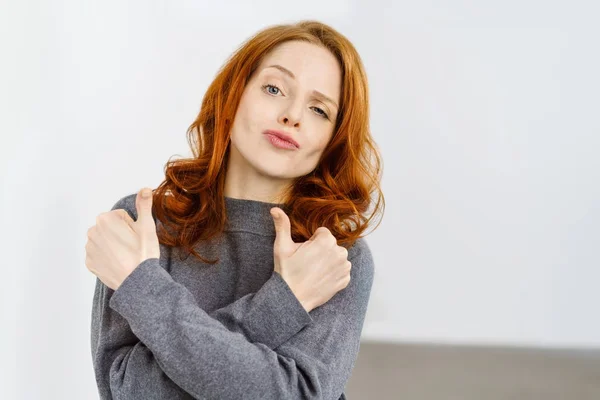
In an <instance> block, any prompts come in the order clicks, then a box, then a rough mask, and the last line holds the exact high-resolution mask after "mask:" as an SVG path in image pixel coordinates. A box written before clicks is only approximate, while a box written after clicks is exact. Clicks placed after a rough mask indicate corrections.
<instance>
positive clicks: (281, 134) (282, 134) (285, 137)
mask: <svg viewBox="0 0 600 400" xmlns="http://www.w3.org/2000/svg"><path fill="white" fill-rule="evenodd" d="M264 133H265V135H273V136H276V137H278V138H279V139H281V140H284V141H286V142H288V143H291V144H293V145H294V146H295V147H296V148H300V145H299V144H298V142H296V141H295V140H294V139H293V138H292V137H291V136H290V135H288V134H287V133H285V132H282V131H276V130H272V129H268V130H266V131H265V132H264Z"/></svg>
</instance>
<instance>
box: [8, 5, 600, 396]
mask: <svg viewBox="0 0 600 400" xmlns="http://www.w3.org/2000/svg"><path fill="white" fill-rule="evenodd" d="M232 3H233V2H228V3H227V4H225V3H224V2H216V3H215V2H201V1H191V0H187V1H173V2H169V3H167V2H166V1H162V2H158V1H154V2H147V1H129V2H124V1H116V0H113V1H102V2H100V1H94V2H92V1H89V0H71V1H67V0H65V1H62V2H60V1H55V2H52V3H50V2H42V1H37V2H35V1H29V2H27V1H18V2H17V1H16V0H15V1H12V2H10V3H6V2H5V3H2V11H1V12H0V41H1V43H2V53H1V57H2V59H1V61H2V62H1V63H0V72H1V73H0V85H1V86H0V89H1V90H0V93H2V96H0V101H1V103H0V113H1V117H0V135H1V144H0V168H1V169H0V179H1V180H2V181H1V182H2V194H1V207H0V209H1V212H2V215H1V220H2V222H3V227H4V229H2V233H1V235H2V241H1V243H2V250H3V251H2V266H3V267H4V268H3V269H2V270H3V271H4V276H3V278H4V279H3V285H2V289H3V290H2V291H1V296H2V297H1V300H2V301H1V311H2V321H3V323H2V326H3V328H2V329H1V330H0V332H1V333H0V335H1V340H0V346H2V347H1V350H2V358H3V363H2V367H0V368H2V371H1V373H0V380H1V381H0V388H2V389H1V390H2V393H1V394H0V397H1V398H10V399H13V398H19V399H37V398H53V399H54V398H56V399H58V398H60V399H81V398H95V397H96V396H97V394H96V387H95V381H94V377H93V372H92V369H91V350H90V347H89V340H90V337H89V335H90V332H89V329H90V326H89V323H90V313H91V302H92V295H93V287H94V282H95V277H94V276H93V275H92V274H91V273H90V272H89V271H87V269H86V268H85V264H84V260H85V250H84V246H85V243H86V240H87V238H86V231H87V229H88V228H89V227H90V226H91V225H93V224H94V223H95V217H96V215H97V214H99V213H100V212H103V211H107V210H108V209H110V207H111V206H112V205H113V204H114V202H115V201H116V200H117V199H119V198H120V197H122V196H123V195H125V194H129V193H132V192H134V191H136V190H138V189H139V188H141V187H143V186H156V185H158V184H159V183H160V181H161V179H162V177H163V167H164V164H165V162H166V161H167V159H168V158H169V157H170V156H172V155H181V156H189V155H190V154H191V153H190V152H189V150H188V148H187V142H186V140H185V130H186V128H187V126H188V125H189V124H190V123H191V122H192V121H193V119H194V118H195V116H196V114H197V112H198V110H199V106H200V102H201V99H202V96H203V94H204V91H205V89H206V87H207V86H208V84H209V83H210V81H211V80H212V78H213V76H214V74H215V73H216V71H217V69H218V68H219V67H220V66H221V64H222V63H223V61H224V60H225V58H226V57H227V56H228V55H229V54H230V53H231V52H232V51H233V50H234V49H235V48H236V47H237V46H238V45H239V44H240V43H241V42H242V41H243V40H245V39H246V38H247V37H249V36H250V35H251V34H253V33H254V32H255V31H257V30H259V29H261V28H262V27H264V26H266V25H271V24H275V23H279V22H287V21H290V22H291V21H296V20H299V19H303V18H316V19H320V20H322V21H323V22H326V23H329V24H331V25H332V26H334V27H335V28H337V29H339V30H340V31H341V32H342V33H344V34H345V35H347V36H348V37H349V38H350V39H351V40H352V41H353V42H354V43H355V45H356V47H357V49H358V51H359V52H360V54H361V55H362V57H363V60H364V63H365V65H366V68H367V73H368V75H369V79H370V85H371V112H372V131H373V134H374V136H375V138H376V140H377V142H378V143H379V145H380V146H381V148H382V152H383V158H384V163H385V164H384V166H385V173H384V182H383V185H384V186H383V188H384V191H385V194H386V200H387V209H386V214H385V218H384V220H383V222H382V224H381V225H380V227H379V229H378V230H376V231H375V232H374V233H373V234H371V235H369V236H367V240H368V241H369V243H370V245H371V248H372V249H373V251H374V256H375V261H376V280H375V284H374V286H373V292H372V297H371V303H370V308H369V312H368V314H367V320H366V322H365V327H364V332H363V335H364V339H365V340H389V341H407V340H417V341H435V342H463V343H499V344H512V345H519V346H551V347H564V346H575V347H586V346H599V345H600V322H598V318H597V317H596V314H597V312H596V308H597V305H598V303H599V302H600V292H599V291H598V290H596V288H597V286H598V282H599V281H600V272H599V271H600V268H599V267H600V256H599V255H598V247H599V246H598V244H599V243H600V185H599V183H598V182H599V180H600V179H599V178H600V161H599V160H598V158H597V157H596V158H594V155H596V154H598V153H600V136H599V134H600V122H599V120H598V109H599V107H600V100H599V98H600V97H599V95H598V94H599V93H600V78H599V77H598V71H600V56H599V52H598V50H597V49H598V37H600V28H598V27H597V26H594V22H595V16H597V15H598V12H599V11H600V7H599V6H597V5H596V4H595V3H593V2H592V1H588V2H584V1H579V2H577V1H573V2H571V3H570V5H569V6H566V5H564V4H563V3H564V2H558V1H554V2H542V1H533V0H529V1H519V2H516V1H512V2H495V1H487V2H478V3H477V4H475V3H473V2H466V1H455V2H444V1H429V2H418V4H415V3H414V2H399V1H394V2H392V1H387V2H383V1H381V2H378V3H377V2H372V1H371V2H367V1H341V0H339V1H328V2H324V1H307V0H304V1H302V2H293V3H283V2H266V1H262V2H260V1H259V2H257V3H256V5H254V6H248V5H244V4H245V3H243V2H241V1H240V2H236V3H238V4H237V5H236V6H234V5H232ZM221 4H222V5H221Z"/></svg>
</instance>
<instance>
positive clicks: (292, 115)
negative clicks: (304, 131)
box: [279, 104, 302, 128]
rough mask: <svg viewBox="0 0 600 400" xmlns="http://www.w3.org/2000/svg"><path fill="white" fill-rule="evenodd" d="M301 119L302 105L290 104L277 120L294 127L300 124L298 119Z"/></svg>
mask: <svg viewBox="0 0 600 400" xmlns="http://www.w3.org/2000/svg"><path fill="white" fill-rule="evenodd" d="M301 119H302V106H301V105H300V104H295V105H293V104H292V105H290V107H288V108H286V109H285V110H284V111H283V112H282V114H281V116H280V117H279V122H280V123H282V124H284V125H289V126H293V127H295V128H297V127H299V126H300V121H301Z"/></svg>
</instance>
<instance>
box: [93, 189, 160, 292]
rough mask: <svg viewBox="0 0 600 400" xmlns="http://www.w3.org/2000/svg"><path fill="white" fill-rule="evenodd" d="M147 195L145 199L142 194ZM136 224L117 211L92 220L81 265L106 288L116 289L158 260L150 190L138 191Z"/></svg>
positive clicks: (122, 212)
mask: <svg viewBox="0 0 600 400" xmlns="http://www.w3.org/2000/svg"><path fill="white" fill-rule="evenodd" d="M144 192H147V194H148V197H143V196H142V194H143V193H144ZM135 206H136V209H137V215H138V218H137V221H134V220H133V219H131V217H130V216H129V214H128V213H127V211H125V210H122V209H119V210H112V211H109V212H105V213H102V214H100V215H98V217H96V225H94V226H92V227H91V228H90V229H88V231H87V237H88V240H87V243H86V245H85V251H86V258H85V265H86V266H87V269H88V270H90V271H91V272H92V273H93V274H94V275H96V276H97V277H98V278H99V279H100V280H101V281H102V282H103V283H104V284H105V285H106V286H108V287H109V288H111V289H113V290H117V289H118V288H119V286H121V283H123V281H124V280H125V278H127V277H128V276H129V274H131V273H132V272H133V270H134V269H135V268H136V267H137V266H138V265H140V264H141V263H142V261H145V260H147V259H149V258H160V247H159V242H158V236H157V234H156V225H155V223H154V219H153V218H152V191H151V190H150V189H143V190H141V191H140V192H138V194H137V197H136V202H135Z"/></svg>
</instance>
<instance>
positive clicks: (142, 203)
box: [135, 188, 156, 233]
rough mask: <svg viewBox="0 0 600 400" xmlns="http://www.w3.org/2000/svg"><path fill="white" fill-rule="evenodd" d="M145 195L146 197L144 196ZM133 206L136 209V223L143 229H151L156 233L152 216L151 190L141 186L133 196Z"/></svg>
mask: <svg viewBox="0 0 600 400" xmlns="http://www.w3.org/2000/svg"><path fill="white" fill-rule="evenodd" d="M146 196H147V197H146ZM135 208H136V210H137V221H136V225H139V226H141V227H142V228H145V229H148V230H150V229H152V232H154V233H156V224H155V223H154V219H153V218H152V190H151V189H149V188H143V189H142V190H140V191H139V192H138V194H137V197H136V198H135Z"/></svg>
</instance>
